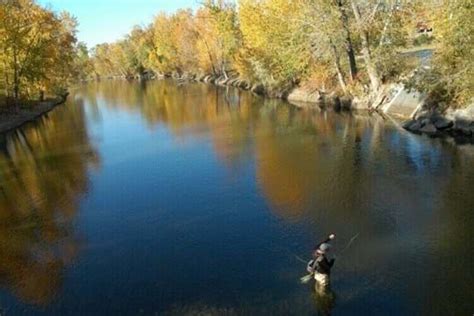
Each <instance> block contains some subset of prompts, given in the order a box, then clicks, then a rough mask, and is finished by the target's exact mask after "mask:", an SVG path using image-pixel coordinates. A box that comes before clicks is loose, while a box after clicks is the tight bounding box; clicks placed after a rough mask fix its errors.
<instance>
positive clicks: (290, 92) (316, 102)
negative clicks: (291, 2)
mask: <svg viewBox="0 0 474 316" xmlns="http://www.w3.org/2000/svg"><path fill="white" fill-rule="evenodd" d="M157 77H159V78H173V79H175V80H177V82H178V84H185V83H186V82H203V83H206V84H213V85H217V86H231V87H236V88H239V89H242V90H248V91H251V92H253V93H255V94H258V95H262V96H267V97H271V98H280V99H284V100H286V101H288V102H290V103H291V104H293V105H295V106H297V107H332V108H334V109H336V110H355V111H379V112H380V111H381V114H382V115H389V116H391V115H392V114H394V115H395V117H396V118H397V120H398V121H399V119H400V118H401V119H403V118H405V119H407V118H408V120H407V121H405V122H404V123H403V124H402V126H403V128H405V129H406V130H408V131H410V132H412V133H415V134H426V135H429V136H431V137H445V136H451V137H454V138H456V139H461V140H463V142H464V141H465V140H467V141H468V142H474V104H473V105H471V106H470V107H468V108H467V109H464V110H448V111H447V112H446V113H444V114H440V113H438V112H436V111H423V110H420V109H421V108H422V104H423V100H422V96H421V95H420V94H419V93H416V92H406V93H405V94H406V95H403V94H401V93H400V90H403V87H397V88H396V89H395V88H394V86H396V85H392V86H387V89H386V90H387V93H386V94H384V95H386V97H384V100H383V101H381V103H380V104H379V106H378V107H377V108H376V109H370V108H369V107H368V105H367V103H365V102H360V101H357V100H351V99H349V98H340V97H338V96H337V95H335V94H327V93H324V92H322V91H320V90H318V89H314V88H311V86H309V85H301V86H297V87H293V88H291V89H286V90H285V89H282V90H279V91H278V90H272V91H269V90H267V89H266V88H265V87H264V86H263V85H262V84H259V83H252V82H250V81H247V80H245V79H241V78H239V77H233V76H229V77H224V76H215V75H211V74H205V75H195V74H189V73H185V74H167V75H159V76H157ZM153 78H155V77H154V76H152V77H150V78H140V79H153ZM390 89H392V90H393V91H391V90H390ZM390 93H392V94H395V96H390ZM396 97H398V98H400V99H402V101H401V102H405V103H407V101H406V100H405V99H408V101H410V102H411V103H413V104H410V107H409V108H408V106H407V105H405V106H403V105H402V106H400V105H399V106H398V107H400V108H402V110H404V111H402V110H398V112H397V111H395V113H388V111H385V110H383V109H384V107H386V105H388V108H390V106H391V107H392V108H393V103H394V102H393V101H394V99H395V98H396ZM399 102H400V101H399ZM418 104H419V105H418ZM411 112H414V113H416V114H412V113H411ZM410 116H412V117H410Z"/></svg>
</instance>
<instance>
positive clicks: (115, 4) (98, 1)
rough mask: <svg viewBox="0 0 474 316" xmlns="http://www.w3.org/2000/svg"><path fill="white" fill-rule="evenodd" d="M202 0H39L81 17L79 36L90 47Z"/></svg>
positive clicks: (53, 7)
mask: <svg viewBox="0 0 474 316" xmlns="http://www.w3.org/2000/svg"><path fill="white" fill-rule="evenodd" d="M200 2H201V1H200V0H39V3H40V4H42V5H49V6H50V7H51V8H52V9H53V10H55V11H63V10H66V11H68V12H70V13H71V14H72V15H74V16H75V17H77V19H78V20H79V33H78V38H79V40H80V41H83V42H86V43H87V45H88V46H89V47H92V46H94V45H95V44H98V43H103V42H113V41H115V40H117V39H119V38H121V37H122V36H123V35H125V34H127V33H128V31H130V29H131V28H132V27H133V26H134V25H136V24H139V25H146V24H148V23H150V22H151V21H152V19H153V16H154V15H156V14H157V13H158V12H160V11H165V12H174V11H176V10H177V9H179V8H196V7H197V6H198V5H199V3H200Z"/></svg>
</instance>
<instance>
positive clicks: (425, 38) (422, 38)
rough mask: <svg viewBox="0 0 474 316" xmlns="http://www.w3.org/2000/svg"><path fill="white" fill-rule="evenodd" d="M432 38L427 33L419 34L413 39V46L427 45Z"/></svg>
mask: <svg viewBox="0 0 474 316" xmlns="http://www.w3.org/2000/svg"><path fill="white" fill-rule="evenodd" d="M433 40H434V38H433V36H431V35H428V34H421V35H419V36H417V37H415V39H414V40H413V46H422V45H429V44H431V43H432V42H433Z"/></svg>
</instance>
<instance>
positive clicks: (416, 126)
mask: <svg viewBox="0 0 474 316" xmlns="http://www.w3.org/2000/svg"><path fill="white" fill-rule="evenodd" d="M421 127H422V125H421V122H420V121H418V120H417V121H414V122H413V124H411V125H410V129H409V131H411V132H415V133H420V130H421Z"/></svg>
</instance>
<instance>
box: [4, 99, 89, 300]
mask: <svg viewBox="0 0 474 316" xmlns="http://www.w3.org/2000/svg"><path fill="white" fill-rule="evenodd" d="M91 166H98V156H97V155H96V153H95V151H94V148H93V147H92V145H91V144H90V143H89V138H88V135H87V129H86V124H85V115H84V109H83V107H81V106H76V107H74V109H73V110H71V109H65V108H58V109H57V110H56V111H55V112H54V113H52V114H51V115H49V117H44V118H43V119H41V120H40V121H39V122H36V123H33V124H29V125H28V126H25V127H24V128H23V129H21V130H17V131H15V132H13V133H11V134H9V135H7V136H5V137H4V142H3V146H2V153H1V154H0V258H1V260H0V284H1V286H2V287H5V288H7V289H9V290H10V291H12V292H13V293H14V294H15V295H16V296H18V297H19V298H20V299H21V300H22V301H24V302H25V303H28V304H34V305H47V304H48V303H50V302H51V301H52V300H53V299H54V297H55V295H56V294H57V292H58V291H59V289H60V288H61V285H62V281H63V271H64V269H65V267H66V266H68V265H70V264H71V263H72V262H73V260H74V258H75V257H76V255H77V252H78V250H79V245H80V241H79V239H78V237H77V236H76V234H75V232H74V227H73V224H74V218H75V216H76V211H77V206H78V205H77V202H78V198H79V197H80V195H81V194H82V193H84V192H85V191H86V190H87V186H88V169H89V168H90V167H91Z"/></svg>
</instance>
